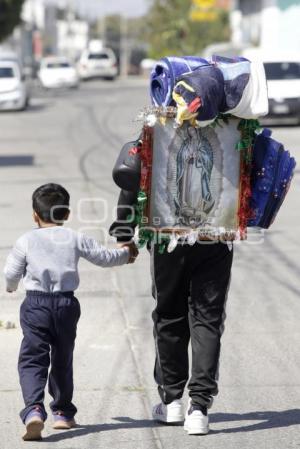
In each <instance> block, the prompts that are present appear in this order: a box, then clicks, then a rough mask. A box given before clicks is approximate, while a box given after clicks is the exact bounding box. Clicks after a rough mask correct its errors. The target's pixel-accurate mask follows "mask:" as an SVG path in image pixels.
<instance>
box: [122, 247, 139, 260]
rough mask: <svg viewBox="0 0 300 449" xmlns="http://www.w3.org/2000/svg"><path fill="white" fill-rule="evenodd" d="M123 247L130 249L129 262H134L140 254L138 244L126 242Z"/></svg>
mask: <svg viewBox="0 0 300 449" xmlns="http://www.w3.org/2000/svg"><path fill="white" fill-rule="evenodd" d="M121 247H122V248H128V249H129V260H128V262H127V263H134V262H135V259H136V258H137V256H138V254H139V250H138V249H137V246H136V244H135V243H134V242H130V243H124V244H123V245H121Z"/></svg>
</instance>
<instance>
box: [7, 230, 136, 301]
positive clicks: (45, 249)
mask: <svg viewBox="0 0 300 449" xmlns="http://www.w3.org/2000/svg"><path fill="white" fill-rule="evenodd" d="M80 257H83V258H84V259H86V260H88V261H89V262H91V263H93V264H95V265H99V266H101V267H113V266H116V265H123V264H125V263H127V262H128V259H129V249H128V248H121V249H106V248H105V247H104V246H102V245H99V244H98V243H97V241H96V240H94V239H92V238H89V237H87V236H85V235H83V234H81V233H79V232H76V231H73V230H72V229H70V228H65V227H62V226H53V227H47V228H37V229H34V230H32V231H29V232H27V233H26V234H24V235H22V236H21V237H20V238H19V239H18V240H17V242H16V244H15V246H14V248H13V250H12V251H11V253H10V254H9V256H8V258H7V261H6V265H5V268H4V274H5V277H6V284H7V289H8V290H12V291H14V290H17V288H18V284H19V282H20V279H21V278H22V277H23V283H24V287H25V289H26V290H38V291H42V292H48V293H50V292H53V293H54V292H66V291H74V290H76V289H77V287H78V285H79V274H78V261H79V259H80Z"/></svg>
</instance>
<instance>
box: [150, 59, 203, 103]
mask: <svg viewBox="0 0 300 449" xmlns="http://www.w3.org/2000/svg"><path fill="white" fill-rule="evenodd" d="M205 65H210V64H209V62H208V61H207V60H206V59H203V58H199V57H196V56H182V57H177V56H170V57H167V58H162V59H160V60H159V61H158V63H157V64H156V65H155V66H154V68H153V70H152V72H151V79H150V95H151V99H152V103H153V104H154V105H155V106H172V105H175V102H174V100H173V98H172V91H173V89H174V87H175V84H176V83H177V80H178V79H179V77H180V76H181V75H183V74H184V73H188V72H193V71H194V70H196V69H198V68H199V67H202V66H205Z"/></svg>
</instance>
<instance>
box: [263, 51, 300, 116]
mask: <svg viewBox="0 0 300 449" xmlns="http://www.w3.org/2000/svg"><path fill="white" fill-rule="evenodd" d="M264 67H265V71H266V77H267V83H268V97H269V114H268V115H267V117H266V119H270V121H271V122H274V121H276V122H279V123H296V124H300V56H299V55H297V57H296V58H295V57H288V56H284V57H283V58H280V56H278V57H276V58H272V59H269V60H265V61H264Z"/></svg>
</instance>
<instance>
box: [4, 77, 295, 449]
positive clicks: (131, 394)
mask: <svg viewBox="0 0 300 449" xmlns="http://www.w3.org/2000/svg"><path fill="white" fill-rule="evenodd" d="M147 104H148V87H147V83H146V82H145V81H143V80H131V81H120V80H119V81H116V82H115V83H110V82H101V81H95V82H89V83H85V84H83V85H82V86H81V88H80V89H79V90H77V91H70V92H64V91H59V92H56V93H47V94H44V93H42V92H41V91H36V92H35V95H34V98H33V100H32V106H31V108H30V109H29V110H28V111H26V112H22V113H5V114H1V115H0V188H1V194H0V195H1V196H0V211H1V219H0V220H1V233H0V270H1V271H2V268H3V264H4V261H5V258H6V256H7V254H8V251H9V249H10V247H11V245H12V244H13V243H14V242H15V240H16V239H17V237H18V236H19V235H21V234H22V233H24V232H25V231H27V230H28V229H31V228H32V226H33V223H32V217H31V199H30V198H31V194H32V191H33V190H34V189H35V188H36V187H37V186H39V185H40V184H42V183H46V182H58V183H62V184H63V185H64V186H65V187H66V188H67V189H68V190H69V191H70V193H71V201H72V207H73V213H72V216H71V219H70V226H72V227H74V228H75V229H80V230H82V231H84V232H86V233H88V234H90V235H93V236H95V237H97V238H98V239H99V240H100V241H102V242H103V243H105V244H108V245H109V246H111V245H112V246H113V245H114V242H113V241H112V240H111V239H108V238H107V228H108V226H109V224H110V222H111V221H112V219H113V208H114V207H115V205H116V202H117V196H118V188H117V187H116V186H115V185H114V183H113V181H112V178H111V170H112V167H113V165H114V161H115V160H116V157H117V155H118V152H119V151H120V148H121V145H122V143H124V142H126V141H129V140H131V139H134V138H136V137H137V136H138V133H139V129H140V123H139V122H136V121H134V119H135V117H136V116H137V114H138V112H139V110H140V109H142V108H143V107H144V106H146V105H147ZM274 136H275V137H276V138H278V139H279V140H281V141H283V142H284V143H285V145H286V147H287V148H289V149H290V150H291V152H292V153H293V154H294V155H295V156H296V158H297V159H298V164H299V167H298V168H297V170H296V176H295V179H294V181H293V184H292V187H291V190H290V193H289V195H288V197H287V199H286V202H285V203H284V205H283V207H282V209H281V211H280V214H279V216H278V218H277V220H276V222H275V224H274V225H273V226H272V228H271V229H270V230H269V231H267V232H266V233H265V235H264V236H263V237H261V236H259V238H257V236H256V237H255V236H254V237H252V238H251V239H250V240H249V241H248V242H244V243H242V244H241V243H237V244H235V249H234V251H235V257H234V268H233V275H232V284H231V289H230V294H229V300H228V304H227V320H226V329H225V333H224V336H223V341H222V343H223V344H222V355H221V364H220V384H219V386H220V394H219V396H218V397H217V399H216V400H215V403H214V406H213V408H212V409H211V411H210V421H211V429H212V431H211V433H210V434H209V435H207V436H205V437H197V436H194V437H191V436H188V435H187V434H186V433H185V432H184V430H183V428H182V426H162V425H159V424H156V423H153V421H152V420H151V406H152V404H155V403H156V402H158V395H157V392H156V386H155V384H154V381H153V377H152V373H153V363H154V345H153V340H152V323H151V311H152V310H153V308H154V301H153V299H152V297H151V281H150V274H149V271H150V268H149V256H148V254H147V251H146V250H142V251H141V254H140V257H139V259H138V261H137V262H136V264H135V265H130V266H125V267H118V268H113V269H102V268H97V267H95V266H92V265H90V264H88V263H87V262H81V264H80V269H81V286H80V289H79V290H78V292H77V296H78V298H79V300H80V302H81V308H82V316H81V320H80V324H79V327H78V338H77V344H76V349H75V361H74V370H75V375H74V380H75V394H74V402H75V403H76V405H77V407H78V415H77V421H78V424H79V427H78V428H76V429H74V430H72V431H54V430H53V429H52V428H51V417H49V420H48V421H47V424H46V429H45V432H44V441H43V442H41V443H24V442H22V440H21V435H22V431H23V429H22V424H21V422H20V420H19V417H18V413H19V410H20V409H21V408H22V398H21V393H20V388H19V384H18V377H17V369H16V364H17V357H18V349H19V345H20V341H21V331H20V327H19V324H18V312H19V306H20V303H21V301H22V298H23V296H24V292H23V291H22V288H20V290H19V291H18V293H17V294H14V295H9V294H7V293H5V286H4V281H3V277H2V276H1V278H0V320H2V322H5V321H7V320H8V321H11V322H13V323H15V324H16V328H15V329H3V328H0V437H1V439H0V448H1V449H17V448H23V447H24V448H25V447H26V448H28V449H31V448H37V449H40V448H43V449H48V448H50V447H51V449H53V448H65V449H77V448H82V449H98V448H99V449H100V448H105V449H107V448H112V449H114V448H122V449H131V448H137V449H152V448H153V449H154V448H157V449H176V448H178V449H179V448H180V449H181V448H187V449H188V448H198V447H199V448H203V449H216V448H224V447H226V448H228V449H241V448H243V449H253V448H255V449H296V448H298V449H299V448H300V409H299V408H300V349H299V347H300V345H299V343H300V327H299V317H300V299H299V293H300V289H299V277H300V270H299V236H298V232H299V219H300V208H299V194H300V145H299V141H300V128H299V127H285V128H280V127H277V128H274ZM49 401H50V398H49V396H48V394H46V404H48V402H49ZM184 401H185V403H186V402H187V395H185V397H184Z"/></svg>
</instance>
